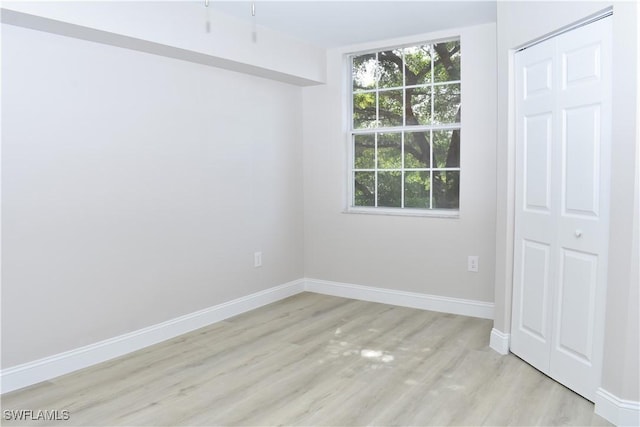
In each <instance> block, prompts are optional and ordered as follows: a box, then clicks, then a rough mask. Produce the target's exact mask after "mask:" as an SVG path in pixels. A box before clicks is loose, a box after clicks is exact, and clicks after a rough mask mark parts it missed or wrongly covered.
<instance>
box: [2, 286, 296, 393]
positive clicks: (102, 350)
mask: <svg viewBox="0 0 640 427" xmlns="http://www.w3.org/2000/svg"><path fill="white" fill-rule="evenodd" d="M301 292H304V281H303V280H296V281H293V282H289V283H285V284H283V285H280V286H275V287H273V288H269V289H266V290H264V291H260V292H256V293H254V294H251V295H247V296H245V297H241V298H238V299H235V300H232V301H229V302H225V303H222V304H218V305H215V306H213V307H209V308H205V309H203V310H200V311H196V312H194V313H189V314H187V315H184V316H180V317H177V318H175V319H171V320H168V321H166V322H162V323H159V324H156V325H153V326H149V327H147V328H143V329H139V330H137V331H133V332H129V333H127V334H124V335H120V336H117V337H114V338H110V339H107V340H104V341H100V342H97V343H94V344H90V345H87V346H85V347H81V348H77V349H74V350H71V351H67V352H64V353H60V354H56V355H53V356H49V357H45V358H43V359H40V360H36V361H33V362H29V363H25V364H22V365H18V366H14V367H11V368H8V369H3V370H2V371H1V372H0V392H2V393H6V392H9V391H12V390H17V389H20V388H23V387H27V386H29V385H32V384H36V383H39V382H42V381H47V380H50V379H53V378H55V377H59V376H60V375H64V374H68V373H70V372H73V371H77V370H79V369H83V368H86V367H88V366H92V365H95V364H98V363H101V362H104V361H107V360H110V359H113V358H116V357H119V356H123V355H125V354H127V353H131V352H133V351H136V350H140V349H142V348H144V347H148V346H150V345H153V344H157V343H159V342H162V341H166V340H168V339H171V338H174V337H177V336H179V335H182V334H184V333H187V332H191V331H194V330H196V329H199V328H202V327H204V326H208V325H211V324H212V323H215V322H219V321H221V320H224V319H228V318H229V317H232V316H236V315H238V314H242V313H245V312H247V311H250V310H253V309H256V308H258V307H262V306H263V305H267V304H271V303H273V302H276V301H279V300H281V299H284V298H287V297H289V296H292V295H295V294H298V293H301Z"/></svg>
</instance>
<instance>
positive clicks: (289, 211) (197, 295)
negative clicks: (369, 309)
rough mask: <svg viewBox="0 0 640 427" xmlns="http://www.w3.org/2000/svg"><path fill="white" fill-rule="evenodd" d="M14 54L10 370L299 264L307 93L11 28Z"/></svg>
mask: <svg viewBox="0 0 640 427" xmlns="http://www.w3.org/2000/svg"><path fill="white" fill-rule="evenodd" d="M2 67H3V68H2V90H3V93H2V125H3V126H2V154H3V155H2V185H3V187H2V197H3V200H2V202H3V203H2V209H3V212H2V230H3V234H2V238H3V242H2V244H3V248H2V249H3V251H2V255H3V259H2V363H3V365H2V367H3V368H7V367H11V366H14V365H17V364H21V363H25V362H29V361H32V360H35V359H38V358H41V357H45V356H49V355H52V354H56V353H59V352H62V351H66V350H70V349H75V348H78V347H81V346H83V345H87V344H91V343H94V342H97V341H100V340H103V339H106V338H111V337H114V336H118V335H120V334H123V333H126V332H130V331H134V330H137V329H140V328H143V327H145V326H149V325H153V324H156V323H159V322H162V321H165V320H168V319H172V318H174V317H177V316H180V315H183V314H187V313H191V312H194V311H196V310H199V309H203V308H205V307H209V306H212V305H215V304H219V303H222V302H226V301H229V300H232V299H234V298H237V297H240V296H245V295H248V294H250V293H253V292H256V291H259V290H262V289H266V288H269V287H272V286H275V285H279V284H282V283H285V282H288V281H291V280H294V279H299V278H301V277H303V259H302V253H303V234H302V233H303V220H302V209H303V205H302V145H301V142H300V141H301V138H302V129H301V122H302V117H301V113H300V111H301V105H302V100H301V89H300V88H297V87H294V86H290V85H286V84H283V83H277V82H273V81H269V80H265V79H261V78H256V77H251V76H246V75H241V74H238V73H233V72H229V71H224V70H219V69H216V68H212V67H206V66H201V65H197V64H193V63H189V62H185V61H177V60H173V59H169V58H164V57H160V56H156V55H149V54H143V53H139V52H135V51H131V50H126V49H119V48H115V47H111V46H106V45H103V44H97V43H90V42H87V41H83V40H77V39H72V38H67V37H60V36H56V35H51V34H48V33H43V32H38V31H32V30H28V29H24V28H19V27H13V26H9V25H3V26H2ZM257 250H261V251H262V252H263V267H262V268H259V269H255V268H254V267H253V253H254V251H257Z"/></svg>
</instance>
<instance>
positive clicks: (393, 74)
mask: <svg viewBox="0 0 640 427" xmlns="http://www.w3.org/2000/svg"><path fill="white" fill-rule="evenodd" d="M378 73H379V76H380V77H379V79H378V87H402V86H403V84H402V50H398V49H396V50H387V51H384V52H380V53H379V54H378Z"/></svg>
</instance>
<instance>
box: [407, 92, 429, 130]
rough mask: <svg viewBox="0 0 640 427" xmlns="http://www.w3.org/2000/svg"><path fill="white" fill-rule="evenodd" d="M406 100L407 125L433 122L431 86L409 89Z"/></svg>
mask: <svg viewBox="0 0 640 427" xmlns="http://www.w3.org/2000/svg"><path fill="white" fill-rule="evenodd" d="M406 91H407V95H406V102H407V108H406V110H405V113H406V114H407V117H406V121H407V126H412V125H428V124H430V123H431V88H430V87H425V88H411V89H407V90H406Z"/></svg>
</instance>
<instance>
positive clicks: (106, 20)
mask: <svg viewBox="0 0 640 427" xmlns="http://www.w3.org/2000/svg"><path fill="white" fill-rule="evenodd" d="M212 3H213V2H212ZM2 20H3V22H8V23H11V24H15V25H20V26H25V27H29V28H34V29H40V30H44V31H48V32H52V33H57V34H63V35H70V36H72V37H76V38H81V39H86V40H91V41H99V42H102V43H107V44H113V45H117V46H122V47H128V48H130V49H138V50H142V51H145V52H152V53H157V54H160V55H164V56H172V57H179V58H182V59H186V60H190V61H194V62H199V63H208V64H212V65H215V66H217V67H220V68H225V69H229V70H232V71H240V72H243V73H247V74H253V75H257V76H261V77H268V78H272V79H275V80H279V81H283V82H287V83H292V84H298V85H303V86H304V85H313V84H318V83H322V82H323V81H324V76H325V63H324V51H323V49H321V48H319V47H316V46H312V45H310V44H309V43H305V42H303V41H301V40H298V39H296V38H294V37H291V36H288V35H286V34H282V33H279V32H277V31H274V30H271V29H269V28H265V27H262V26H259V25H256V26H255V27H254V26H253V25H252V24H251V23H250V22H247V21H243V20H240V19H237V18H235V17H233V16H228V15H225V14H223V13H220V12H219V11H218V10H216V9H215V8H214V7H213V5H210V7H208V8H207V7H205V5H204V1H113V0H109V1H23V0H21V1H3V2H2ZM257 21H258V22H259V19H258V18H257ZM254 32H255V36H254Z"/></svg>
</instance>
